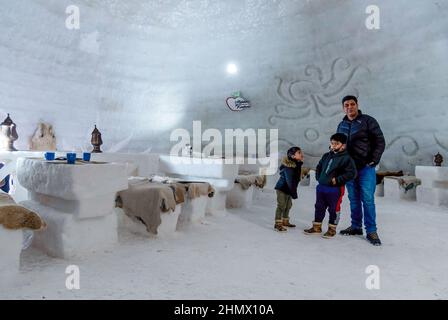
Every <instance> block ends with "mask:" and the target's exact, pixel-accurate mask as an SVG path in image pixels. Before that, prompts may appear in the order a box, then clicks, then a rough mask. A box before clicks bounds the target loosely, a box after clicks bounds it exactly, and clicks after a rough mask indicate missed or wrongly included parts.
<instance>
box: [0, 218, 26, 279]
mask: <svg viewBox="0 0 448 320" xmlns="http://www.w3.org/2000/svg"><path fill="white" fill-rule="evenodd" d="M22 240H23V235H22V230H9V229H5V228H4V227H3V226H2V225H0V287H1V284H2V283H6V282H7V281H10V280H11V279H12V278H13V277H14V276H15V275H16V274H17V273H18V272H19V266H20V253H21V251H22Z"/></svg>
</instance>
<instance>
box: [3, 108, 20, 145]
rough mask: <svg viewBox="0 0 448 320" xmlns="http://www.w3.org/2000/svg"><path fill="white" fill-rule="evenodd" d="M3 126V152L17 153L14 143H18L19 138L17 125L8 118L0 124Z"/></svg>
mask: <svg viewBox="0 0 448 320" xmlns="http://www.w3.org/2000/svg"><path fill="white" fill-rule="evenodd" d="M0 126H1V135H2V138H3V139H2V140H3V141H2V142H3V143H2V146H1V148H2V150H3V151H17V149H16V148H15V147H14V141H16V140H17V139H18V138H19V136H18V135H17V130H16V124H15V123H14V121H12V120H11V118H10V117H9V113H8V116H7V117H6V119H5V120H4V121H3V122H2V123H1V124H0Z"/></svg>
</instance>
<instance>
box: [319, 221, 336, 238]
mask: <svg viewBox="0 0 448 320" xmlns="http://www.w3.org/2000/svg"><path fill="white" fill-rule="evenodd" d="M336 227H337V226H336V225H334V224H329V225H328V231H327V232H325V234H324V235H323V236H322V237H324V238H326V239H331V238H333V237H334V236H335V235H336Z"/></svg>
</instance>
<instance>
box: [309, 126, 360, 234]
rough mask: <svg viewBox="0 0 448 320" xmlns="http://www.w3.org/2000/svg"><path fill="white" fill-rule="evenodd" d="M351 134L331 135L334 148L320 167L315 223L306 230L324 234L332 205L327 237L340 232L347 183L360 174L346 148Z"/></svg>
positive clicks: (325, 155)
mask: <svg viewBox="0 0 448 320" xmlns="http://www.w3.org/2000/svg"><path fill="white" fill-rule="evenodd" d="M346 143H347V136H346V135H345V134H343V133H336V134H334V135H332V136H331V138H330V149H331V151H330V152H327V153H326V154H324V155H323V156H322V159H321V160H320V161H319V164H318V165H317V168H316V180H317V181H318V182H319V184H318V185H317V188H316V205H315V214H314V222H313V227H311V228H310V229H307V230H304V232H305V234H321V233H322V221H323V220H324V218H325V212H326V211H327V209H328V212H329V213H330V220H329V225H328V231H327V232H326V233H325V234H324V235H323V237H324V238H332V237H334V236H335V235H336V226H337V224H338V222H339V211H340V206H341V202H342V197H343V196H344V191H345V184H346V183H347V182H348V181H350V180H352V179H354V178H355V177H356V165H355V162H354V161H353V159H352V158H351V157H350V155H349V154H348V152H347V151H346V150H345V145H346Z"/></svg>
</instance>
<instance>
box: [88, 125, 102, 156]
mask: <svg viewBox="0 0 448 320" xmlns="http://www.w3.org/2000/svg"><path fill="white" fill-rule="evenodd" d="M90 142H91V143H92V146H93V150H92V153H101V152H103V151H101V148H100V147H101V145H102V144H103V139H101V132H100V131H99V130H98V129H97V127H96V125H95V129H93V131H92V139H91V140H90Z"/></svg>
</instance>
